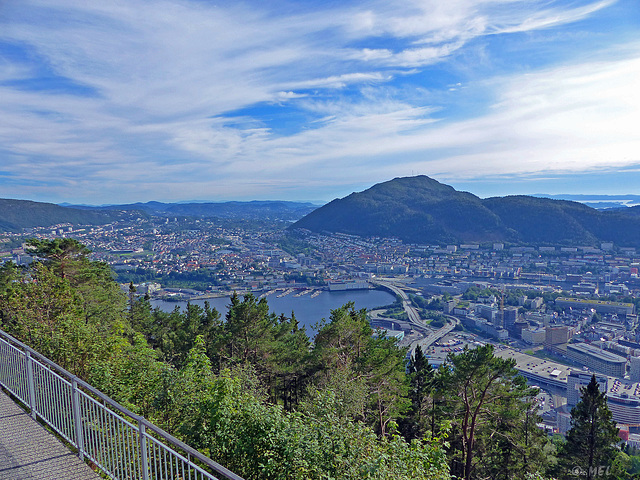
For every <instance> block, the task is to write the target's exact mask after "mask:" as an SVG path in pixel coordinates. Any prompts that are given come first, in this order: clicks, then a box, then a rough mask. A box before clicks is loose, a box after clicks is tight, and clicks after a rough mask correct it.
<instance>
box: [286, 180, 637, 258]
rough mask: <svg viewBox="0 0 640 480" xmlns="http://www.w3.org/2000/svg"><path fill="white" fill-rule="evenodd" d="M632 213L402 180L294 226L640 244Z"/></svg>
mask: <svg viewBox="0 0 640 480" xmlns="http://www.w3.org/2000/svg"><path fill="white" fill-rule="evenodd" d="M632 210H633V209H631V208H630V209H628V211H626V210H625V209H615V210H610V211H609V210H596V209H594V208H591V207H588V206H586V205H584V204H581V203H577V202H571V201H566V200H553V199H549V198H538V197H530V196H508V197H493V198H487V199H481V198H479V197H477V196H475V195H473V194H471V193H468V192H460V191H457V190H455V189H454V188H453V187H451V186H448V185H444V184H442V183H439V182H437V181H436V180H433V179H431V178H429V177H426V176H416V177H404V178H396V179H394V180H390V181H388V182H384V183H379V184H377V185H374V186H373V187H371V188H369V189H368V190H365V191H363V192H359V193H352V194H351V195H349V196H347V197H345V198H342V199H336V200H333V201H332V202H330V203H328V204H327V205H325V206H323V207H321V208H318V209H317V210H315V211H313V212H311V213H310V214H309V215H307V216H306V217H304V218H302V219H301V220H299V221H298V222H296V223H295V224H293V225H292V227H291V228H306V229H308V230H311V231H316V232H321V231H329V232H340V233H348V234H352V235H360V236H380V237H398V238H400V239H402V240H404V241H406V242H411V243H423V244H442V243H483V242H512V243H517V244H553V245H594V244H598V243H599V242H601V241H613V242H615V243H616V244H618V245H621V246H635V247H639V246H640V217H639V216H638V215H637V214H634V213H636V212H634V211H632Z"/></svg>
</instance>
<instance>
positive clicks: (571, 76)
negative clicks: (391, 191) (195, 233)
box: [0, 0, 640, 205]
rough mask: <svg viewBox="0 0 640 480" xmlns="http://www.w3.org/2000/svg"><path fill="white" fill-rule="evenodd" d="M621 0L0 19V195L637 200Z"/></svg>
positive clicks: (54, 10) (627, 10)
mask: <svg viewBox="0 0 640 480" xmlns="http://www.w3.org/2000/svg"><path fill="white" fill-rule="evenodd" d="M638 27H640V9H638V8H637V4H635V2H632V1H630V0H620V1H614V0H603V1H572V2H566V1H556V2H554V1H551V2H549V1H544V2H543V1H527V2H524V1H509V0H504V1H497V0H496V1H482V0H460V1H456V2H440V1H437V0H433V1H411V2H406V1H405V2H396V1H386V2H377V1H370V2H365V1H359V2H341V3H320V2H304V3H301V2H296V3H288V2H269V3H268V4H263V3H259V2H242V3H236V2H222V3H217V4H215V5H214V4H213V3H212V2H208V1H195V0H193V1H188V0H182V1H176V0H163V1H161V0H150V1H144V2H143V1H130V2H112V1H110V2H100V3H99V4H85V2H81V1H76V0H52V1H47V2H44V1H40V0H26V1H20V2H18V1H14V0H9V1H7V2H3V3H2V4H1V5H0V113H1V114H2V115H1V116H0V191H1V192H2V194H1V195H0V197H4V198H21V199H29V200H36V201H46V202H55V203H61V202H70V203H85V204H94V205H95V204H106V203H128V202H138V201H141V202H144V201H150V200H157V201H167V202H176V201H190V200H201V201H207V200H208V201H225V200H254V199H271V200H297V201H311V202H314V203H322V202H327V201H330V200H331V199H333V198H335V197H343V196H345V195H348V194H349V193H351V192H352V191H359V190H363V189H365V188H368V187H369V186H371V185H373V184H375V183H379V182H382V181H386V180H390V179H392V178H394V177H401V176H409V175H417V174H422V175H428V176H430V177H432V178H435V179H436V180H438V181H440V182H442V183H446V184H449V185H452V186H453V187H454V188H456V189H458V190H466V191H470V192H471V193H474V194H476V195H478V196H481V197H487V196H503V195H509V194H536V193H540V194H551V195H553V194H587V195H589V194H591V195H597V194H610V195H616V194H617V195H621V194H640V191H639V190H638V187H637V185H638V184H640V155H639V154H638V151H640V148H639V147H640V133H639V132H638V131H637V128H636V125H637V124H638V121H640V95H639V94H638V92H637V88H635V85H634V83H635V79H636V78H638V77H639V76H640V35H638V31H640V29H639V28H638Z"/></svg>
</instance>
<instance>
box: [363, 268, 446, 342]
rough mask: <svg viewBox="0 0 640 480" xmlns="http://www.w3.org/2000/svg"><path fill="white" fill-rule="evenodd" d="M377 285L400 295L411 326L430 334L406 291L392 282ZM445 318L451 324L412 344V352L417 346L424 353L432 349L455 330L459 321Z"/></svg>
mask: <svg viewBox="0 0 640 480" xmlns="http://www.w3.org/2000/svg"><path fill="white" fill-rule="evenodd" d="M372 283H374V282H372ZM375 283H377V284H378V285H380V286H382V287H385V288H387V289H389V290H391V291H392V292H393V293H394V294H396V295H399V296H400V298H402V307H403V308H404V311H405V312H407V316H408V317H409V322H410V323H411V325H413V326H414V327H417V328H416V329H417V330H418V331H420V332H422V333H427V332H430V330H431V329H430V327H427V325H426V323H425V322H424V321H423V320H422V319H421V318H420V314H419V313H418V310H416V308H415V307H414V306H413V305H412V304H411V300H409V296H408V295H407V294H406V292H405V291H404V290H402V289H401V288H400V287H398V286H397V285H394V284H393V283H390V282H385V281H380V280H378V281H376V282H375ZM445 316H446V317H447V319H448V320H449V322H448V323H447V324H446V325H445V326H443V327H442V328H440V329H438V330H436V331H435V332H431V333H428V335H427V336H426V337H425V338H421V339H420V340H415V341H414V342H412V343H411V347H410V350H411V352H413V350H414V349H415V348H416V346H417V345H420V347H421V348H422V350H423V351H424V349H425V348H427V347H430V346H431V345H432V344H433V343H435V342H437V341H438V340H439V339H441V338H442V337H444V336H445V335H447V334H448V333H449V332H451V330H453V329H454V328H455V326H456V325H457V324H458V320H457V319H456V318H455V317H452V316H450V315H445Z"/></svg>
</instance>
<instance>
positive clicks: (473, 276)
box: [2, 215, 640, 448]
mask: <svg viewBox="0 0 640 480" xmlns="http://www.w3.org/2000/svg"><path fill="white" fill-rule="evenodd" d="M286 226H287V225H286V224H284V223H282V222H280V223H278V222H266V221H264V222H261V221H241V220H230V219H190V218H178V217H151V218H136V217H135V215H133V216H132V217H131V218H128V219H126V220H120V221H118V222H114V223H112V224H109V225H105V226H77V225H70V224H63V225H56V226H53V227H49V228H46V229H45V228H33V229H28V230H26V231H25V232H22V233H20V234H4V235H3V238H2V242H3V243H4V245H5V248H4V249H3V251H2V259H3V260H4V261H5V262H6V261H13V262H15V263H16V264H19V265H20V264H29V263H31V262H33V260H34V256H33V251H32V250H30V247H29V246H28V245H26V244H25V241H26V240H27V239H29V238H38V239H55V238H74V239H77V240H78V241H79V242H81V243H82V244H84V245H86V246H87V247H88V248H89V249H90V250H91V251H92V254H91V256H92V258H93V259H94V260H100V261H103V262H106V263H108V264H109V265H110V266H111V268H112V269H113V271H114V272H115V274H116V275H117V280H118V282H119V283H120V284H121V287H122V289H123V290H124V291H125V292H127V293H128V294H133V292H134V291H135V295H136V296H139V297H142V296H146V298H151V299H154V298H157V299H164V300H166V301H172V300H194V299H200V298H212V297H218V296H229V295H231V294H233V293H234V292H236V293H238V294H239V295H245V294H247V293H252V294H253V295H254V296H255V297H256V298H267V299H268V297H269V295H277V296H284V295H293V296H295V295H298V296H302V295H306V294H309V297H308V298H309V299H310V301H311V298H313V296H314V295H317V294H318V292H321V291H345V290H346V291H349V290H364V289H373V288H378V289H385V290H387V291H389V292H391V293H393V294H394V295H395V298H396V301H395V303H393V304H391V305H385V306H381V308H379V309H374V310H371V311H369V312H368V314H367V315H368V320H369V322H370V323H371V325H372V326H373V327H374V328H376V329H378V330H377V331H378V334H380V331H381V330H384V331H385V332H386V335H387V336H388V337H390V338H394V337H395V338H397V339H398V343H399V345H400V346H403V347H408V352H409V353H408V354H407V355H408V358H410V357H411V355H412V352H415V349H416V347H417V346H420V350H421V352H424V355H425V357H426V359H427V360H428V362H429V363H430V364H431V365H432V366H434V367H438V366H439V365H441V364H442V363H443V362H445V360H446V359H447V357H448V356H449V355H450V354H451V353H456V352H462V351H464V349H465V348H466V347H469V348H476V347H478V346H482V345H486V344H491V345H493V346H494V349H495V353H496V355H497V356H498V357H500V358H503V359H515V361H516V368H517V370H518V372H519V373H520V374H521V375H522V376H523V377H525V378H526V380H527V382H528V383H529V385H532V386H537V387H539V388H540V393H539V395H538V397H537V404H538V413H539V414H540V422H539V423H538V426H539V427H540V428H541V429H543V430H544V431H546V432H547V434H548V435H549V436H550V437H551V436H553V435H557V434H560V435H565V434H566V433H567V431H568V430H569V429H570V428H571V409H572V408H573V407H575V406H576V404H577V403H578V401H579V400H580V388H581V387H585V386H587V385H588V384H589V382H590V380H591V379H592V376H593V375H594V374H595V376H596V379H597V382H598V384H599V386H600V388H601V390H603V391H605V392H606V396H607V404H608V407H609V409H610V410H611V412H612V415H613V420H614V421H615V422H616V423H617V424H618V432H619V433H618V434H619V436H620V438H621V439H622V440H623V441H624V442H626V444H627V445H628V447H629V448H640V329H639V328H638V316H637V309H638V307H639V306H640V278H639V276H638V268H639V266H640V253H639V252H637V251H636V249H634V248H624V247H620V246H618V245H616V243H615V241H612V242H605V243H601V244H600V245H598V246H592V245H590V246H555V247H553V246H544V247H538V246H521V245H508V244H503V243H492V244H482V245H478V244H467V245H419V244H405V243H403V242H402V241H400V240H397V239H384V238H361V237H356V236H351V235H345V234H331V233H328V232H325V233H322V234H319V233H313V232H310V231H307V230H295V231H289V230H287V229H286V228H285V227H286ZM132 287H133V288H132Z"/></svg>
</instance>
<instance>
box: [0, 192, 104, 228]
mask: <svg viewBox="0 0 640 480" xmlns="http://www.w3.org/2000/svg"><path fill="white" fill-rule="evenodd" d="M115 216H116V214H115V212H99V211H88V210H79V209H76V208H67V207H61V206H59V205H54V204H53V203H42V202H32V201H30V200H11V199H0V231H2V232H13V231H20V230H22V229H23V228H31V227H48V226H50V225H56V224H59V223H72V224H74V225H101V224H105V223H109V222H110V221H112V220H113V218H115Z"/></svg>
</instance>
